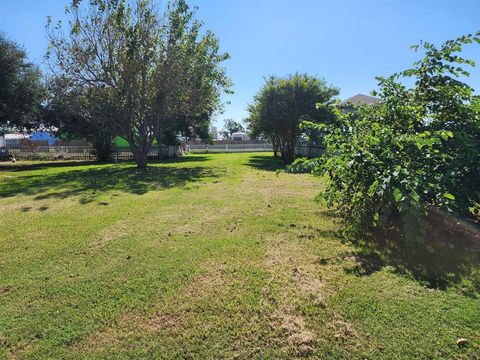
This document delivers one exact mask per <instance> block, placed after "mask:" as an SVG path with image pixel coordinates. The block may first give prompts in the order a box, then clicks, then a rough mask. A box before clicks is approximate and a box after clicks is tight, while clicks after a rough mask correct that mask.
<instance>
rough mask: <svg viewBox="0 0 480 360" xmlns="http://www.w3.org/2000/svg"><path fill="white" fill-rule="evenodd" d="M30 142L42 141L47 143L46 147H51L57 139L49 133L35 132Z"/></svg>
mask: <svg viewBox="0 0 480 360" xmlns="http://www.w3.org/2000/svg"><path fill="white" fill-rule="evenodd" d="M30 140H43V141H48V145H52V144H53V143H54V142H55V141H57V140H58V138H57V137H56V136H55V135H53V134H52V133H51V132H49V131H35V132H34V133H33V134H32V135H31V136H30Z"/></svg>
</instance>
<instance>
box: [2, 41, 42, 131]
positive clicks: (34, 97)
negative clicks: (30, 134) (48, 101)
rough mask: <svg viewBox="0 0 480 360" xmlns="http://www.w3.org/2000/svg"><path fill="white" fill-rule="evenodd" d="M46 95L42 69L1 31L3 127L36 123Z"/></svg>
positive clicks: (27, 125)
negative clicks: (29, 59)
mask: <svg viewBox="0 0 480 360" xmlns="http://www.w3.org/2000/svg"><path fill="white" fill-rule="evenodd" d="M44 94H45V89H44V86H43V84H42V77H41V72H40V70H39V68H38V67H37V66H35V65H34V64H32V63H31V62H29V61H28V60H27V54H26V53H25V51H24V50H23V49H22V48H20V46H19V45H17V44H16V43H14V42H12V41H9V40H8V39H7V38H6V37H5V35H3V34H1V33H0V126H1V127H11V128H20V127H24V126H26V127H31V126H34V125H35V123H36V121H37V120H38V116H39V114H40V110H41V105H42V101H43V99H44Z"/></svg>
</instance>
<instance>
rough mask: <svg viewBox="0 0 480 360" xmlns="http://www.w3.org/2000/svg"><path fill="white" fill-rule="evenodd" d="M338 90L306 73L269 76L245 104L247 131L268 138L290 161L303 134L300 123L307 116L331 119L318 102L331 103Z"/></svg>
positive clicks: (318, 120)
mask: <svg viewBox="0 0 480 360" xmlns="http://www.w3.org/2000/svg"><path fill="white" fill-rule="evenodd" d="M338 93H339V90H338V89H337V88H336V87H333V86H330V85H328V84H327V82H326V81H325V80H323V79H319V78H317V77H314V76H310V75H307V74H298V73H297V74H294V75H289V76H287V77H283V78H282V77H275V76H271V77H270V78H268V79H267V80H266V83H265V85H264V86H263V87H262V88H261V89H260V91H259V92H258V93H257V95H255V97H254V100H253V103H252V104H251V105H250V106H249V108H248V111H249V118H248V119H247V122H248V124H249V128H250V131H251V133H252V135H254V136H258V135H263V136H265V137H266V138H268V139H270V141H271V142H272V144H273V146H274V149H275V153H277V152H279V153H280V155H281V157H282V160H283V161H284V162H285V163H291V162H292V161H293V160H294V155H295V154H294V150H295V145H296V143H297V142H298V140H299V138H300V136H301V134H302V130H301V129H300V124H301V123H302V122H303V121H306V120H309V121H313V122H327V121H330V120H331V114H329V113H328V111H326V110H325V109H326V108H325V107H324V106H318V105H319V104H329V103H331V102H332V99H333V98H334V97H335V96H336V95H338Z"/></svg>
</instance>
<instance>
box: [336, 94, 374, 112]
mask: <svg viewBox="0 0 480 360" xmlns="http://www.w3.org/2000/svg"><path fill="white" fill-rule="evenodd" d="M379 101H380V99H379V98H376V97H373V96H368V95H364V94H357V95H355V96H352V97H350V98H348V99H345V100H343V101H341V102H340V103H339V104H338V107H339V108H340V110H342V112H344V113H347V112H350V111H353V110H354V109H355V106H362V105H371V104H375V103H377V102H379Z"/></svg>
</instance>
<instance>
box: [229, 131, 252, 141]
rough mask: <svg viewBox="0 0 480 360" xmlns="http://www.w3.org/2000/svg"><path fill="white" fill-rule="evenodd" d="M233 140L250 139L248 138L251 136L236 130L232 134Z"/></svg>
mask: <svg viewBox="0 0 480 360" xmlns="http://www.w3.org/2000/svg"><path fill="white" fill-rule="evenodd" d="M232 140H233V141H248V140H250V138H249V137H248V135H247V134H246V133H244V132H235V133H233V134H232Z"/></svg>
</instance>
